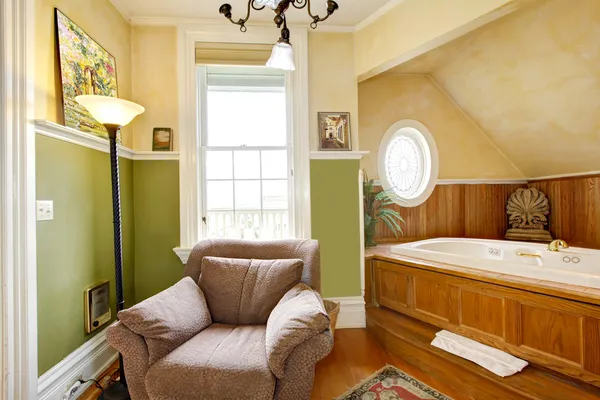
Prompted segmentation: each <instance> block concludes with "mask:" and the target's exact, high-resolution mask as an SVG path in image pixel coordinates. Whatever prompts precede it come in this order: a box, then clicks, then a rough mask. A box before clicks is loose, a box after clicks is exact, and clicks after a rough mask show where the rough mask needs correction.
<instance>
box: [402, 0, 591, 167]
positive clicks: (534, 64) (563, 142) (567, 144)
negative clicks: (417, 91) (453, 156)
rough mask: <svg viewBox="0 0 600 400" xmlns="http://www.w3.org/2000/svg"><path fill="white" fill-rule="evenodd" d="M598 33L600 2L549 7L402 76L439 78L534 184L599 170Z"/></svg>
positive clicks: (491, 29)
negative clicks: (538, 179) (415, 74)
mask: <svg viewBox="0 0 600 400" xmlns="http://www.w3.org/2000/svg"><path fill="white" fill-rule="evenodd" d="M575 4H576V6H575ZM599 32H600V1H598V0H577V1H576V2H573V1H572V0H546V1H541V2H539V3H536V4H533V5H531V6H529V7H526V8H523V9H521V10H519V11H517V12H515V13H513V14H511V15H508V16H506V17H504V18H502V19H500V20H498V21H495V22H494V23H492V24H490V25H487V26H485V27H482V28H480V29H478V30H477V31H474V32H472V33H470V34H469V35H467V36H465V37H463V38H461V39H459V40H457V41H456V42H453V43H449V44H447V45H446V46H443V47H441V48H440V49H438V50H436V51H434V52H432V53H430V54H429V55H427V56H423V57H420V58H419V59H416V60H415V61H414V62H410V63H408V64H407V65H405V66H402V67H399V68H398V69H397V71H404V72H426V73H432V75H433V77H434V78H435V79H436V80H437V81H438V82H439V83H440V84H441V86H443V87H444V89H445V90H446V91H447V92H448V93H449V94H450V95H451V96H452V97H453V98H454V99H455V100H456V102H457V103H458V104H459V105H460V106H461V107H462V108H463V109H464V110H465V111H466V112H467V113H468V114H469V115H470V116H471V117H472V118H473V119H474V120H475V121H476V122H477V123H478V125H480V126H481V127H482V129H483V130H484V131H485V132H486V134H487V135H488V136H489V137H490V138H491V140H492V141H493V142H494V143H496V145H497V146H498V147H499V148H500V149H501V150H502V151H503V152H504V154H506V155H507V157H508V158H510V159H511V160H512V162H513V163H514V164H515V165H516V166H517V167H518V168H519V169H520V170H521V171H522V172H523V173H524V174H525V175H526V176H527V177H532V178H534V177H540V176H551V175H560V174H577V173H583V172H589V171H598V170H600V156H599V154H600V113H599V112H598V110H599V109H600V52H599V51H598V49H600V34H599Z"/></svg>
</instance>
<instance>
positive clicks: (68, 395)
mask: <svg viewBox="0 0 600 400" xmlns="http://www.w3.org/2000/svg"><path fill="white" fill-rule="evenodd" d="M82 382H83V375H79V376H78V377H77V378H76V379H75V381H74V382H73V383H72V384H71V386H69V387H68V388H67V391H66V392H65V393H64V394H63V395H62V397H61V400H72V399H74V398H75V395H76V394H77V392H78V391H79V390H80V389H81V386H82V385H83V383H82Z"/></svg>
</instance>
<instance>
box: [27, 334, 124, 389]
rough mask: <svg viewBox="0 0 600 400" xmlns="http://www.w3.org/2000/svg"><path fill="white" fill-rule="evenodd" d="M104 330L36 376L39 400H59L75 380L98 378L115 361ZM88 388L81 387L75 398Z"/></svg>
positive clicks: (115, 354)
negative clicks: (42, 373)
mask: <svg viewBox="0 0 600 400" xmlns="http://www.w3.org/2000/svg"><path fill="white" fill-rule="evenodd" d="M106 329H107V328H105V329H104V330H103V331H102V332H100V333H98V334H97V335H96V336H94V337H93V338H92V339H90V340H88V341H87V342H85V343H84V344H83V345H82V346H81V347H79V348H78V349H77V350H75V351H74V352H72V353H71V354H69V355H68V356H67V357H66V358H65V359H64V360H62V361H61V362H59V363H58V364H56V365H55V366H54V367H52V368H51V369H50V370H49V371H48V372H46V373H45V374H44V375H42V376H40V377H39V379H38V400H61V398H62V395H63V394H65V392H66V391H67V390H68V389H69V388H70V387H71V385H73V383H74V382H75V381H77V379H79V378H80V377H82V378H83V379H84V380H87V379H91V378H94V379H97V378H98V377H99V376H100V374H102V372H104V371H105V370H106V369H107V368H108V367H109V366H110V365H111V364H112V363H113V362H114V361H115V360H116V359H117V356H118V354H117V351H116V350H114V349H113V348H112V347H110V346H109V345H108V343H107V342H106ZM90 385H91V383H88V384H85V385H82V386H81V387H80V388H79V390H78V391H77V393H75V396H74V398H77V397H79V395H81V394H82V393H83V392H84V391H85V389H87V388H88V387H89V386H90Z"/></svg>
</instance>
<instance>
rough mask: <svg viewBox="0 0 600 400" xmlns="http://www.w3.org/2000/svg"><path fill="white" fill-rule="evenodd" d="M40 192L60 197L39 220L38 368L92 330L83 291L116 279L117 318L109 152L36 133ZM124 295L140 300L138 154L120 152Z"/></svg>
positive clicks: (75, 345)
mask: <svg viewBox="0 0 600 400" xmlns="http://www.w3.org/2000/svg"><path fill="white" fill-rule="evenodd" d="M36 136H37V137H36V191H37V194H36V198H37V199H38V200H53V201H54V220H52V221H40V222H38V223H37V266H38V270H37V272H38V373H39V374H40V375H42V374H43V373H44V372H46V371H47V370H49V369H50V368H51V367H53V366H54V365H55V364H57V363H58V362H60V361H61V360H62V359H63V358H65V357H66V356H68V355H69V354H70V353H71V352H73V351H74V350H75V349H77V348H78V347H79V346H81V345H82V344H83V343H85V342H86V341H87V340H88V339H90V338H91V337H92V336H93V335H94V334H91V335H87V334H86V333H85V330H84V320H83V319H84V308H83V291H84V289H85V288H86V287H88V286H90V285H92V284H94V283H96V282H98V281H102V280H105V279H109V280H110V281H111V300H112V313H113V318H114V317H115V305H114V299H115V282H114V259H113V257H114V256H113V231H112V196H111V182H110V164H109V156H108V154H106V153H103V152H100V151H97V150H92V149H89V148H86V147H82V146H78V145H75V144H71V143H67V142H64V141H60V140H57V139H52V138H48V137H45V136H41V135H36ZM120 169H121V206H122V215H123V217H122V220H123V265H124V275H125V276H124V281H125V282H124V283H125V299H126V302H127V304H128V305H131V304H133V301H134V269H133V265H134V252H133V245H134V231H133V161H131V160H126V159H121V161H120Z"/></svg>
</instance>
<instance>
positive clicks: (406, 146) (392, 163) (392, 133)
mask: <svg viewBox="0 0 600 400" xmlns="http://www.w3.org/2000/svg"><path fill="white" fill-rule="evenodd" d="M378 158H379V179H380V180H381V185H382V186H383V188H384V189H385V190H388V189H392V190H393V191H394V192H395V193H396V195H397V196H398V197H399V199H400V205H402V206H406V207H415V206H418V205H419V204H422V203H423V202H425V200H427V199H428V198H429V196H430V195H431V193H432V192H433V188H434V187H435V184H436V181H437V177H438V153H437V146H436V145H435V141H434V140H433V136H432V135H431V133H430V132H429V130H428V129H427V128H426V127H425V125H423V124H421V123H420V122H418V121H413V120H403V121H399V122H396V123H395V124H394V125H392V126H391V127H390V128H389V129H388V131H387V132H386V133H385V135H384V136H383V139H381V144H380V145H379V154H378Z"/></svg>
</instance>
